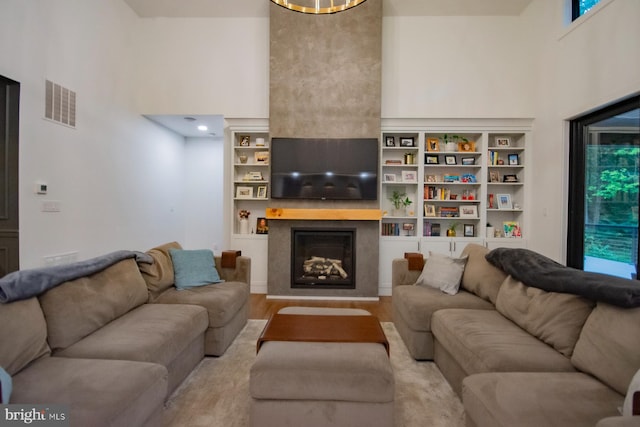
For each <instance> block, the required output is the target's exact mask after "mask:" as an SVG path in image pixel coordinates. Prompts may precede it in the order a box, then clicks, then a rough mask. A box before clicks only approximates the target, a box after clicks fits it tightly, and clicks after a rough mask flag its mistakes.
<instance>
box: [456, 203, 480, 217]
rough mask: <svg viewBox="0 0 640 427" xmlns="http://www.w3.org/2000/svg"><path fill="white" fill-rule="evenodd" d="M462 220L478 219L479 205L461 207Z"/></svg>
mask: <svg viewBox="0 0 640 427" xmlns="http://www.w3.org/2000/svg"><path fill="white" fill-rule="evenodd" d="M460 218H478V205H463V206H460Z"/></svg>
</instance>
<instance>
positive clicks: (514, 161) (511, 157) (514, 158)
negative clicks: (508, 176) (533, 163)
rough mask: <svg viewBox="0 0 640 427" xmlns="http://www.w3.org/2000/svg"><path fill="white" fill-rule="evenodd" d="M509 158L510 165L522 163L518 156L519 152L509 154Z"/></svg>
mask: <svg viewBox="0 0 640 427" xmlns="http://www.w3.org/2000/svg"><path fill="white" fill-rule="evenodd" d="M508 158H509V164H510V165H519V164H520V159H519V158H518V155H517V154H509V156H508Z"/></svg>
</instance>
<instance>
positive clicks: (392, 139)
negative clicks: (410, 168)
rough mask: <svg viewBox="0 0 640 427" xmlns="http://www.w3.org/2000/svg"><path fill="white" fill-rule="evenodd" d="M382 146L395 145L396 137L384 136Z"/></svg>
mask: <svg viewBox="0 0 640 427" xmlns="http://www.w3.org/2000/svg"><path fill="white" fill-rule="evenodd" d="M384 146H385V147H395V146H396V137H395V136H385V137H384Z"/></svg>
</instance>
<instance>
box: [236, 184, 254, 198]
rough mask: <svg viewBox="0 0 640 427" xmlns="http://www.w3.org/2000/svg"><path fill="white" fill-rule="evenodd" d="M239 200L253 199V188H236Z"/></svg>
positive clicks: (240, 186)
mask: <svg viewBox="0 0 640 427" xmlns="http://www.w3.org/2000/svg"><path fill="white" fill-rule="evenodd" d="M236 198H237V199H253V187H248V186H247V187H245V186H242V185H239V186H238V187H236Z"/></svg>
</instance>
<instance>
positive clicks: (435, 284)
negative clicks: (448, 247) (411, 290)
mask: <svg viewBox="0 0 640 427" xmlns="http://www.w3.org/2000/svg"><path fill="white" fill-rule="evenodd" d="M466 263H467V256H466V255H465V256H462V257H460V258H452V257H450V256H448V255H443V254H439V253H437V252H431V251H429V258H427V261H426V262H425V263H424V267H423V268H422V273H421V274H420V276H418V280H416V283H415V285H418V286H429V287H431V288H435V289H440V290H441V291H442V292H444V293H445V294H449V295H455V294H457V293H458V288H459V287H460V279H461V278H462V273H463V272H464V266H465V264H466Z"/></svg>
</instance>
